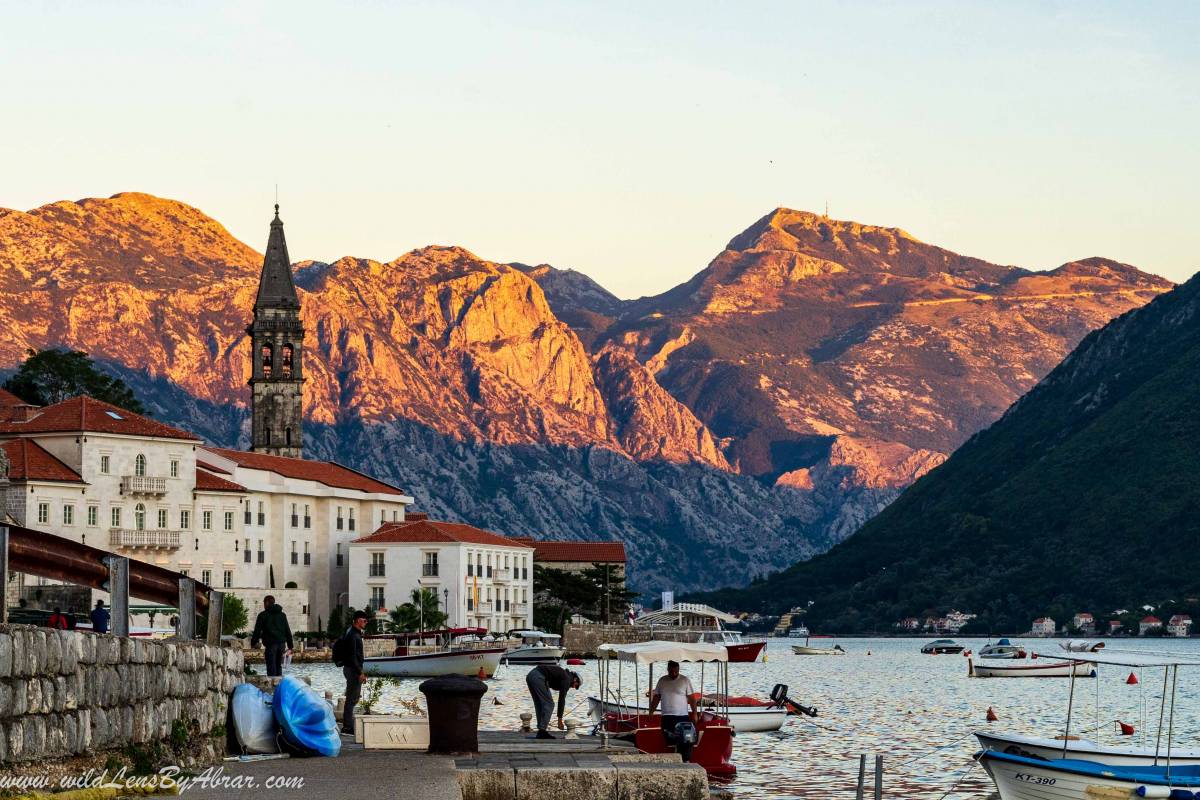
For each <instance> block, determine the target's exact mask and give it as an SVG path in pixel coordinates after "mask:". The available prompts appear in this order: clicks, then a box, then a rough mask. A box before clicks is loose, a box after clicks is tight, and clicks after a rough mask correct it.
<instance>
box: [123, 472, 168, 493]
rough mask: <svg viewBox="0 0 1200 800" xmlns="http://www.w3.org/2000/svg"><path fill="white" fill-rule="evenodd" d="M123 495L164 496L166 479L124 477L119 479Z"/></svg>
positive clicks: (139, 476)
mask: <svg viewBox="0 0 1200 800" xmlns="http://www.w3.org/2000/svg"><path fill="white" fill-rule="evenodd" d="M121 492H122V493H123V494H166V493H167V479H166V478H151V477H149V476H147V475H125V476H124V477H122V478H121Z"/></svg>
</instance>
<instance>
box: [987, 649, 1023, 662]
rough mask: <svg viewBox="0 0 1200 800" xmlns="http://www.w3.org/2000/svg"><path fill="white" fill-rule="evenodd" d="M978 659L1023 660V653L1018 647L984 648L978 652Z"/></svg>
mask: <svg viewBox="0 0 1200 800" xmlns="http://www.w3.org/2000/svg"><path fill="white" fill-rule="evenodd" d="M979 657H980V658H1001V659H1014V658H1024V657H1025V651H1024V650H1022V649H1021V648H1020V647H1015V646H1014V647H996V648H989V647H985V648H983V649H982V650H980V651H979Z"/></svg>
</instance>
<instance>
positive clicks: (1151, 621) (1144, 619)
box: [1142, 616, 1162, 625]
mask: <svg viewBox="0 0 1200 800" xmlns="http://www.w3.org/2000/svg"><path fill="white" fill-rule="evenodd" d="M1142 622H1147V623H1149V624H1151V625H1153V624H1154V623H1156V622H1158V623H1161V622H1162V620H1161V619H1159V618H1158V617H1154V616H1150V617H1142Z"/></svg>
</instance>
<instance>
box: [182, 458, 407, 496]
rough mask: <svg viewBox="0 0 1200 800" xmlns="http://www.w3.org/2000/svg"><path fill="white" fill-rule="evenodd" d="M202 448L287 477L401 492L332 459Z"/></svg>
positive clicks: (365, 488) (395, 492)
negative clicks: (310, 458) (324, 459)
mask: <svg viewBox="0 0 1200 800" xmlns="http://www.w3.org/2000/svg"><path fill="white" fill-rule="evenodd" d="M205 450H208V451H210V452H213V453H216V454H217V455H219V456H224V457H225V458H228V459H229V460H230V461H235V462H237V464H238V465H239V466H242V467H245V468H246V469H261V470H265V471H267V472H276V473H279V474H280V475H284V476H286V477H288V478H296V479H298V480H304V481H316V482H317V483H323V484H325V485H326V486H336V487H338V488H340V489H357V490H358V491H360V492H372V493H376V494H398V495H403V494H404V492H403V491H402V490H401V489H399V488H398V487H396V486H392V485H391V484H388V483H384V482H383V481H379V480H376V479H374V478H372V477H369V476H367V475H364V474H362V473H361V472H357V471H355V470H352V469H350V468H349V467H344V466H342V465H341V464H337V463H335V462H332V461H309V460H308V459H304V458H285V457H283V456H269V455H266V454H265V453H247V452H245V451H243V450H226V449H225V448H223V447H206V448H205Z"/></svg>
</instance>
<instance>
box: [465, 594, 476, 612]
mask: <svg viewBox="0 0 1200 800" xmlns="http://www.w3.org/2000/svg"><path fill="white" fill-rule="evenodd" d="M474 610H475V598H473V597H470V596H468V597H467V611H474Z"/></svg>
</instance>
